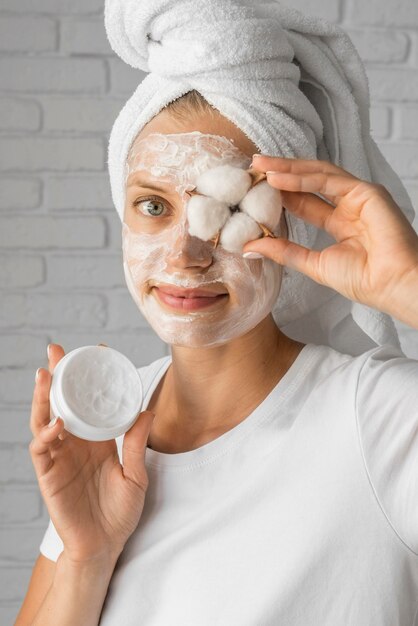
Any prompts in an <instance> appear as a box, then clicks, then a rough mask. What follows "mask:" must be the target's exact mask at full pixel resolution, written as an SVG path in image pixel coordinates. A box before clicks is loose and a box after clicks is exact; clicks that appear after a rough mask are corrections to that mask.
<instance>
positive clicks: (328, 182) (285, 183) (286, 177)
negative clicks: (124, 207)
mask: <svg viewBox="0 0 418 626" xmlns="http://www.w3.org/2000/svg"><path fill="white" fill-rule="evenodd" d="M267 182H268V183H269V184H270V185H272V186H273V187H276V188H277V189H280V190H284V191H298V192H310V193H320V194H322V195H323V196H325V197H326V198H330V199H331V198H332V197H334V198H335V197H336V196H340V197H342V196H346V195H347V194H348V193H350V191H354V190H355V189H356V187H358V185H359V184H361V183H362V181H359V180H358V179H357V178H354V177H350V176H339V175H335V174H322V173H315V174H304V175H299V174H287V173H282V172H267ZM331 201H332V200H331Z"/></svg>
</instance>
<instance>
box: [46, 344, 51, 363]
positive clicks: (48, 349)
mask: <svg viewBox="0 0 418 626" xmlns="http://www.w3.org/2000/svg"><path fill="white" fill-rule="evenodd" d="M50 350H51V344H50V343H49V344H48V347H47V349H46V353H47V355H48V359H50V358H51V357H50V356H49V351H50Z"/></svg>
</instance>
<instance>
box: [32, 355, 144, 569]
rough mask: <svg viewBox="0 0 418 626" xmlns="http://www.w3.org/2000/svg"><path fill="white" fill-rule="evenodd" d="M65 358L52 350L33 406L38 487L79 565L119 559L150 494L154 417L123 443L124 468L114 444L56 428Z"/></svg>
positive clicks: (140, 423) (69, 553) (140, 421)
mask: <svg viewBox="0 0 418 626" xmlns="http://www.w3.org/2000/svg"><path fill="white" fill-rule="evenodd" d="M64 355H65V352H64V350H63V349H62V347H61V346H59V345H58V344H50V355H49V371H48V370H46V369H43V368H40V369H39V375H38V380H37V382H36V384H35V389H34V393H33V400H32V411H31V418H30V428H31V431H32V434H33V437H34V438H33V439H32V441H31V442H30V444H29V451H30V455H31V458H32V463H33V465H34V468H35V472H36V476H37V479H38V483H39V487H40V490H41V494H42V497H43V499H44V502H45V505H46V507H47V509H48V513H49V516H50V518H51V519H52V522H53V524H54V526H55V528H56V529H57V532H58V534H59V536H60V537H61V539H62V542H63V544H64V552H65V554H66V556H67V558H68V559H70V560H71V561H74V562H86V561H90V560H91V559H96V558H98V559H99V558H102V557H105V556H110V557H115V558H117V557H118V556H119V554H120V553H121V552H122V550H123V547H124V545H125V543H126V541H127V540H128V538H129V537H130V535H131V534H132V533H133V532H134V530H135V528H136V527H137V525H138V522H139V520H140V517H141V514H142V510H143V507H144V501H145V494H146V491H147V488H148V475H147V472H146V469H145V462H144V461H145V449H146V445H147V440H148V436H149V432H150V430H151V425H152V422H153V417H154V416H153V413H151V412H150V411H144V412H143V413H140V414H139V416H138V419H137V420H136V422H135V423H134V424H133V426H132V427H131V428H130V429H129V430H128V431H127V432H126V433H125V436H124V439H123V466H122V465H121V464H120V462H119V456H118V451H117V446H116V441H115V439H112V440H109V441H86V440H84V439H80V438H79V437H76V436H75V435H72V434H71V433H69V432H68V431H65V430H64V423H63V420H62V419H58V420H57V422H56V423H55V425H54V426H53V427H52V428H49V427H48V424H49V421H50V405H49V390H50V386H51V380H52V374H53V371H54V368H55V366H56V364H57V363H58V361H59V360H60V359H62V357H63V356H64Z"/></svg>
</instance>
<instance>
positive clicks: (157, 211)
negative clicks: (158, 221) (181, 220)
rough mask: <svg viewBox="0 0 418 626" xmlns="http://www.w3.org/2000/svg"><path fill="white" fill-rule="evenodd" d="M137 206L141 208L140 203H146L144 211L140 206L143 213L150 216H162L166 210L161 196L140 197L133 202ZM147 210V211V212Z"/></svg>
mask: <svg viewBox="0 0 418 626" xmlns="http://www.w3.org/2000/svg"><path fill="white" fill-rule="evenodd" d="M133 204H134V206H135V207H138V208H139V205H142V204H143V205H144V211H143V210H142V209H141V208H139V210H140V211H141V213H142V214H143V215H145V216H148V217H152V216H154V217H161V215H162V214H163V212H164V208H165V204H164V202H162V201H161V199H160V198H157V197H154V196H150V197H148V198H139V199H138V200H135V202H134V203H133ZM145 211H146V213H145Z"/></svg>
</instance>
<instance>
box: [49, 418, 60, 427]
mask: <svg viewBox="0 0 418 626" xmlns="http://www.w3.org/2000/svg"><path fill="white" fill-rule="evenodd" d="M57 421H58V417H54V419H53V420H51V421H50V422H49V424H48V428H52V427H53V426H55V424H56V423H57Z"/></svg>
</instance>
